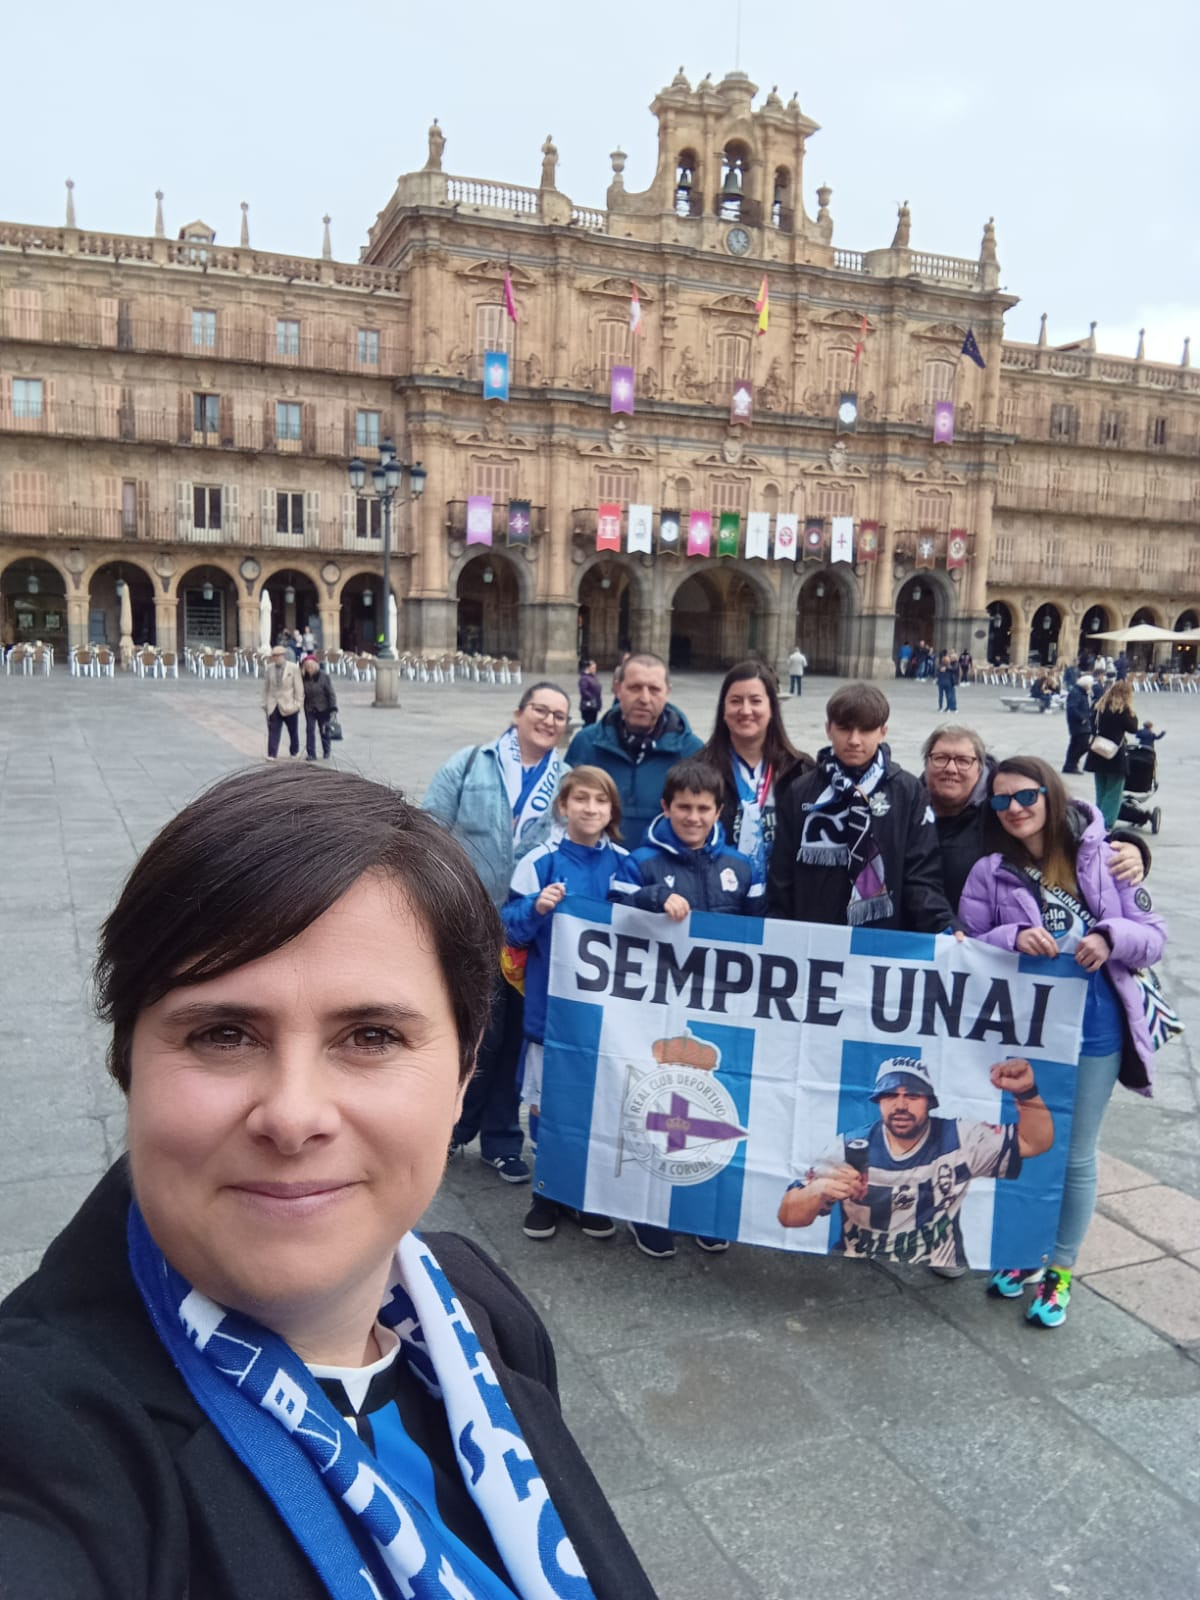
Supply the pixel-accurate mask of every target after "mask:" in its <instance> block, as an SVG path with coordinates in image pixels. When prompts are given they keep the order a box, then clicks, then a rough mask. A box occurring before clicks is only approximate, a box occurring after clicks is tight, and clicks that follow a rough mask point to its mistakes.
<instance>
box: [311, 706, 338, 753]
mask: <svg viewBox="0 0 1200 1600" xmlns="http://www.w3.org/2000/svg"><path fill="white" fill-rule="evenodd" d="M329 718H330V712H328V711H310V710H309V709H308V708H307V706H306V707H305V710H304V750H305V754H306V755H307V756H308V759H309V760H310V761H315V760H316V759H317V729H318V728H319V729H320V730H321V754H322V755H323V756H324V757H325V759H326V761H328V760H329V752H330V750H331V749H332V748H333V745H332V741H331V740H330V737H329Z"/></svg>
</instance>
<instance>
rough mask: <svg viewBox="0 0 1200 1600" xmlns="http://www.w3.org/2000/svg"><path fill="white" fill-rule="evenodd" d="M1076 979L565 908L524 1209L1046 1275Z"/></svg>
mask: <svg viewBox="0 0 1200 1600" xmlns="http://www.w3.org/2000/svg"><path fill="white" fill-rule="evenodd" d="M1085 980H1086V974H1085V973H1084V972H1083V969H1082V968H1080V967H1078V966H1076V964H1075V963H1074V962H1071V961H1066V960H1058V961H1051V960H1045V959H1042V958H1034V957H1028V956H1017V955H1011V954H1009V953H1008V952H1006V951H1000V950H996V949H993V948H992V947H991V946H988V945H985V944H982V943H979V942H977V941H974V940H966V941H964V942H962V943H959V942H958V941H956V940H955V939H953V938H952V937H950V936H948V935H944V934H943V935H938V936H935V935H931V934H909V933H893V932H890V931H888V930H884V929H872V928H835V927H827V926H823V925H818V924H813V923H799V922H773V921H762V920H759V919H756V918H751V917H726V916H716V915H711V914H707V913H705V914H702V913H694V914H693V915H692V916H691V917H690V918H689V919H687V920H685V921H684V922H678V923H676V922H672V921H670V920H669V919H668V918H667V917H665V916H659V915H654V914H652V913H649V912H643V911H634V910H632V909H630V908H628V907H625V906H614V905H608V904H605V903H604V902H601V901H593V900H585V899H582V898H580V899H576V897H575V896H571V897H570V899H569V900H568V901H567V902H566V903H565V904H564V905H563V906H561V907H560V908H559V909H558V910H557V911H556V912H555V914H554V931H553V944H552V953H551V971H550V987H549V1000H548V1005H547V1012H546V1036H545V1061H544V1073H543V1080H542V1094H541V1122H540V1127H539V1133H538V1148H537V1166H536V1171H535V1183H536V1186H537V1189H538V1191H539V1192H540V1193H543V1194H545V1195H547V1196H549V1197H550V1198H551V1199H555V1200H560V1201H563V1202H564V1203H565V1204H567V1205H571V1206H577V1207H579V1208H581V1209H582V1210H586V1211H599V1212H606V1213H608V1214H609V1215H612V1216H616V1217H622V1218H625V1219H627V1220H629V1221H633V1222H648V1223H652V1224H654V1225H656V1226H659V1227H670V1228H674V1229H678V1230H679V1231H680V1232H684V1233H694V1234H701V1235H708V1236H713V1237H719V1238H724V1239H736V1240H740V1241H742V1242H743V1243H747V1244H758V1245H767V1246H771V1247H773V1248H775V1249H779V1250H793V1251H807V1252H809V1253H813V1254H825V1253H828V1252H831V1251H844V1252H845V1253H846V1254H847V1255H851V1256H858V1257H862V1258H871V1259H876V1260H889V1261H898V1262H901V1263H913V1264H917V1263H928V1264H929V1265H934V1266H950V1265H963V1264H966V1265H970V1266H972V1267H975V1268H981V1269H982V1268H988V1267H990V1268H992V1269H996V1268H1000V1267H1034V1266H1039V1265H1041V1264H1042V1261H1043V1258H1044V1257H1046V1256H1047V1255H1048V1254H1049V1252H1050V1251H1051V1249H1052V1248H1053V1245H1054V1235H1055V1226H1056V1223H1057V1221H1058V1211H1059V1202H1060V1198H1061V1194H1062V1183H1063V1173H1064V1169H1065V1166H1066V1157H1067V1146H1068V1144H1069V1141H1070V1131H1071V1114H1072V1106H1073V1099H1074V1083H1075V1070H1076V1069H1075V1063H1076V1061H1077V1060H1078V1054H1079V1039H1080V1024H1081V1019H1082V1016H1083V1003H1084V997H1085V993H1086V988H1087V984H1086V981H1085ZM1025 1063H1028V1067H1031V1068H1032V1080H1033V1081H1034V1082H1035V1083H1036V1094H1035V1093H1031V1092H1030V1088H1031V1075H1030V1072H1029V1070H1028V1067H1027V1066H1026V1065H1025ZM1018 1094H1019V1095H1021V1096H1022V1098H1021V1099H1018V1098H1016V1096H1017V1095H1018ZM822 1180H827V1181H828V1187H835V1188H837V1187H840V1190H841V1193H840V1195H839V1196H838V1198H836V1199H833V1198H831V1197H830V1196H829V1194H828V1192H827V1183H826V1182H824V1181H822Z"/></svg>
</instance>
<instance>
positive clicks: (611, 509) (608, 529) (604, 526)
mask: <svg viewBox="0 0 1200 1600" xmlns="http://www.w3.org/2000/svg"><path fill="white" fill-rule="evenodd" d="M620 548H621V508H620V506H619V505H618V504H617V502H616V501H615V500H602V501H601V503H600V505H599V506H597V508H596V549H597V550H619V549H620Z"/></svg>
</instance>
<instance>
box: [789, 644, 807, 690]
mask: <svg viewBox="0 0 1200 1600" xmlns="http://www.w3.org/2000/svg"><path fill="white" fill-rule="evenodd" d="M807 666H808V657H807V656H806V655H805V654H804V651H803V650H801V648H800V646H799V645H797V646H796V648H795V649H794V650H793V651H792V653H791V655H790V656H789V657H788V675H789V676H790V678H791V680H792V693H793V694H800V693H801V691H802V690H803V688H804V673H805V669H806V668H807Z"/></svg>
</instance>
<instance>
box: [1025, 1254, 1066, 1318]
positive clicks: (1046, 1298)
mask: <svg viewBox="0 0 1200 1600" xmlns="http://www.w3.org/2000/svg"><path fill="white" fill-rule="evenodd" d="M1070 1303H1071V1273H1070V1269H1069V1268H1067V1267H1047V1268H1046V1276H1045V1277H1044V1278H1043V1279H1042V1281H1041V1283H1040V1284H1039V1285H1038V1292H1037V1294H1035V1295H1034V1297H1033V1304H1032V1305H1031V1306H1030V1307H1029V1310H1028V1311H1027V1312H1026V1313H1025V1320H1026V1322H1031V1323H1032V1324H1033V1326H1034V1327H1035V1328H1058V1327H1061V1326H1062V1324H1063V1323H1064V1322H1065V1321H1066V1320H1067V1307H1068V1305H1070Z"/></svg>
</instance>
